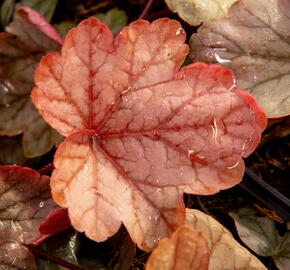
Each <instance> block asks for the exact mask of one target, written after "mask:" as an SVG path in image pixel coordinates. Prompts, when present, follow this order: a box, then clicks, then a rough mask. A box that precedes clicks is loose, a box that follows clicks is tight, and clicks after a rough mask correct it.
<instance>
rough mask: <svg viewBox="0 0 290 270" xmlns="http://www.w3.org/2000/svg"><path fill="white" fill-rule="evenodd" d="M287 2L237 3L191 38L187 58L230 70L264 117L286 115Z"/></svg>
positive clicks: (289, 65) (289, 74) (289, 75)
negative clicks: (189, 56) (265, 114)
mask: <svg viewBox="0 0 290 270" xmlns="http://www.w3.org/2000/svg"><path fill="white" fill-rule="evenodd" d="M289 28H290V1H288V0H271V1H264V0H240V1H238V2H237V3H235V4H234V5H233V6H232V7H231V8H230V10H229V16H228V17H226V18H224V19H220V20H215V21H211V22H208V23H206V24H204V25H203V26H202V27H201V28H199V30H198V33H196V34H193V35H192V37H191V56H192V58H193V59H194V60H197V61H206V62H211V63H213V62H218V63H220V64H222V65H224V66H226V67H229V68H230V69H232V70H233V72H234V74H235V76H236V79H237V83H238V85H239V86H240V87H241V88H244V89H245V90H247V91H248V92H249V93H251V94H252V95H253V96H255V97H256V99H257V100H258V102H259V103H260V104H261V106H262V107H263V109H264V110H265V111H266V113H267V115H268V117H270V118H272V117H280V116H285V115H288V114H290V35H289Z"/></svg>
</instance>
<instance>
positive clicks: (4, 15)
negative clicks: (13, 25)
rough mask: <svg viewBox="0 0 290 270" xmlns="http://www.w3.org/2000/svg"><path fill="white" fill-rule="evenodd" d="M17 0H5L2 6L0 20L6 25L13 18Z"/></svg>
mask: <svg viewBox="0 0 290 270" xmlns="http://www.w3.org/2000/svg"><path fill="white" fill-rule="evenodd" d="M14 4H15V0H5V1H4V2H3V4H2V6H1V12H0V22H1V25H2V26H3V27H5V26H6V25H7V24H8V23H9V21H10V20H11V18H12V15H13V11H14Z"/></svg>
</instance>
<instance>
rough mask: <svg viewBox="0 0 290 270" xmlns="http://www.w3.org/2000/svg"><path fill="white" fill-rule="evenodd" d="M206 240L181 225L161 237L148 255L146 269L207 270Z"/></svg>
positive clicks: (196, 232)
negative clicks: (169, 235) (164, 237)
mask: <svg viewBox="0 0 290 270" xmlns="http://www.w3.org/2000/svg"><path fill="white" fill-rule="evenodd" d="M208 264H209V248H208V244H207V240H206V239H205V238H204V237H203V236H202V234H201V233H200V232H199V231H197V230H194V229H193V228H192V227H190V226H187V225H183V226H182V227H180V228H178V229H177V230H176V231H175V232H174V233H173V234H172V235H171V237H170V238H169V239H162V240H161V241H160V242H159V244H158V246H157V248H156V249H154V251H153V252H152V254H151V255H150V257H149V259H148V261H147V264H146V270H208Z"/></svg>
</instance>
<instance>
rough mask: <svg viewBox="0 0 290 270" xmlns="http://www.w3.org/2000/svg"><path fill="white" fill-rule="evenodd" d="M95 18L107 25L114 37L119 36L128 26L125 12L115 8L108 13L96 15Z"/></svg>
mask: <svg viewBox="0 0 290 270" xmlns="http://www.w3.org/2000/svg"><path fill="white" fill-rule="evenodd" d="M94 17H96V18H98V19H99V20H100V21H102V22H103V23H105V24H106V25H107V26H108V27H109V28H110V29H111V31H112V32H113V34H114V35H115V34H117V33H118V32H119V31H120V30H121V29H122V28H123V27H124V26H125V25H126V24H127V21H128V18H127V15H126V13H125V11H123V10H119V9H117V8H113V9H111V10H109V11H108V12H107V13H97V14H95V15H94Z"/></svg>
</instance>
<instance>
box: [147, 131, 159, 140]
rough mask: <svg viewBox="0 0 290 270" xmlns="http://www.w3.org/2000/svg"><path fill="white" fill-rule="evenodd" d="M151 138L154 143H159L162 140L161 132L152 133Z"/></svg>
mask: <svg viewBox="0 0 290 270" xmlns="http://www.w3.org/2000/svg"><path fill="white" fill-rule="evenodd" d="M149 137H150V138H151V139H152V140H153V141H159V140H160V133H159V131H154V132H152V133H150V134H149Z"/></svg>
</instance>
